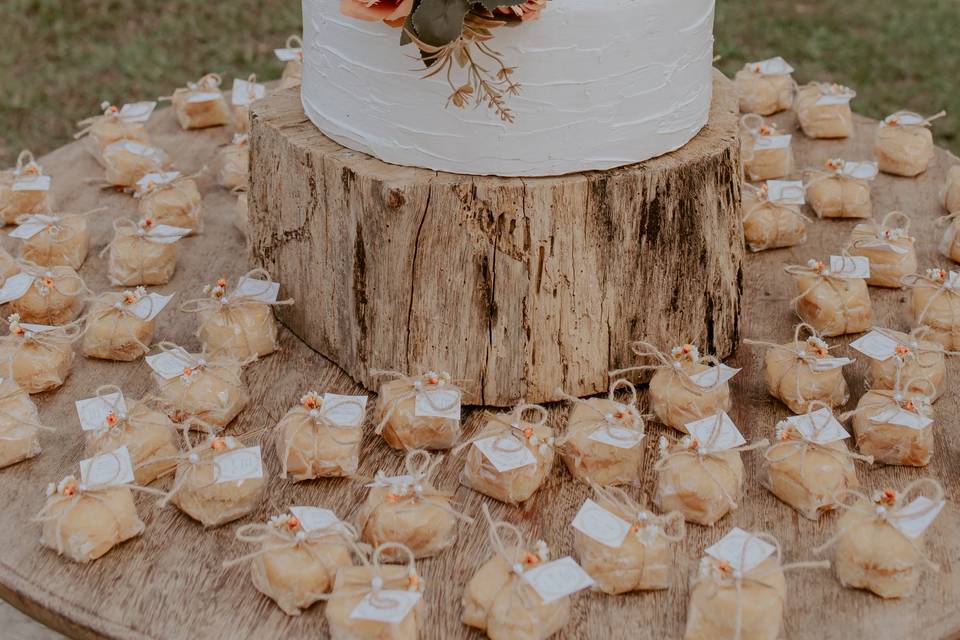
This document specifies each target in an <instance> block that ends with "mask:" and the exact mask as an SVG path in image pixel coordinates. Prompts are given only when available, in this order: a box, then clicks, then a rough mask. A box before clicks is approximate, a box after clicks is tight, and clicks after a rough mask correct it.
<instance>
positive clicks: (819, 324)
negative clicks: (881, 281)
mask: <svg viewBox="0 0 960 640" xmlns="http://www.w3.org/2000/svg"><path fill="white" fill-rule="evenodd" d="M785 271H786V272H787V273H789V274H790V275H791V276H793V280H794V284H795V285H796V289H797V296H796V297H795V298H794V299H793V300H792V306H793V307H794V308H795V309H796V313H797V315H798V316H800V319H801V320H802V321H803V322H805V323H807V324H808V325H810V326H811V327H813V328H814V329H815V330H816V331H817V332H818V333H819V334H820V335H821V336H824V337H834V336H842V335H845V334H848V333H861V332H863V331H866V330H867V329H869V328H870V325H871V323H872V322H873V307H872V305H871V304H870V293H869V292H868V290H867V282H866V280H864V279H863V278H848V277H840V276H838V275H835V274H833V273H831V272H829V271H828V270H826V269H824V268H822V265H821V264H820V263H817V264H816V265H807V266H789V267H787V268H786V269H785Z"/></svg>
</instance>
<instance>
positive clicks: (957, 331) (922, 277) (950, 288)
mask: <svg viewBox="0 0 960 640" xmlns="http://www.w3.org/2000/svg"><path fill="white" fill-rule="evenodd" d="M900 283H901V284H903V286H905V287H908V288H911V289H934V292H933V295H931V296H930V298H929V299H928V300H927V302H926V304H924V305H923V308H922V309H921V310H920V313H918V314H917V318H916V322H917V327H915V330H916V331H917V335H919V336H921V337H922V336H925V335H927V334H928V333H930V332H931V330H932V329H933V328H932V327H931V326H930V325H928V324H927V322H926V320H927V314H928V313H930V309H931V308H932V307H933V303H934V302H935V301H936V300H937V299H938V298H940V297H941V296H944V295H946V296H948V300H947V302H948V304H947V309H948V310H949V311H950V336H951V338H953V339H957V338H958V337H960V319H958V317H957V307H958V306H960V289H958V288H956V287H955V286H954V283H953V282H952V281H951V278H950V277H949V274H948V273H947V272H946V270H944V269H937V268H933V269H927V271H926V273H922V274H921V273H915V274H910V275H906V276H903V277H902V278H901V279H900Z"/></svg>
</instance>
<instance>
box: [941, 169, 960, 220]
mask: <svg viewBox="0 0 960 640" xmlns="http://www.w3.org/2000/svg"><path fill="white" fill-rule="evenodd" d="M940 199H941V200H942V201H943V207H944V209H946V210H947V211H948V212H949V213H960V164H955V165H953V166H952V167H950V169H949V170H948V171H947V180H946V182H945V183H944V185H943V192H942V193H941V194H940Z"/></svg>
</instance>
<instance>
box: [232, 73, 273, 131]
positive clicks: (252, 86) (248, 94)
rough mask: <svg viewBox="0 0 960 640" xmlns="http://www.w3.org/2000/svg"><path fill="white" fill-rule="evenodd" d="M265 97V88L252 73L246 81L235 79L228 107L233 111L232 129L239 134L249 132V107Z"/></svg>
mask: <svg viewBox="0 0 960 640" xmlns="http://www.w3.org/2000/svg"><path fill="white" fill-rule="evenodd" d="M266 95H267V86H266V85H264V84H259V83H257V75H256V74H254V73H252V74H250V77H248V78H247V79H246V80H241V79H239V78H236V79H235V80H234V81H233V92H232V93H231V94H230V106H231V108H232V110H233V128H234V129H236V130H237V131H239V132H240V133H247V131H249V130H250V105H251V104H253V103H254V102H255V101H257V100H260V99H261V98H263V97H264V96H266Z"/></svg>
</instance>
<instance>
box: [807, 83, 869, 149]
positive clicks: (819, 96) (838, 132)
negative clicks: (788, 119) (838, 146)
mask: <svg viewBox="0 0 960 640" xmlns="http://www.w3.org/2000/svg"><path fill="white" fill-rule="evenodd" d="M856 96H857V92H856V91H854V90H853V89H850V88H849V87H844V86H841V85H839V84H827V83H825V82H811V83H810V84H807V85H804V86H802V87H800V89H799V91H798V92H797V100H796V102H795V103H794V107H793V109H794V111H796V113H797V119H798V120H799V121H800V127H801V128H802V129H803V132H804V133H805V134H806V135H807V137H810V138H827V139H831V138H849V137H850V136H851V135H852V134H853V112H852V111H851V110H850V101H851V100H853V99H854V98H855V97H856Z"/></svg>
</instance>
